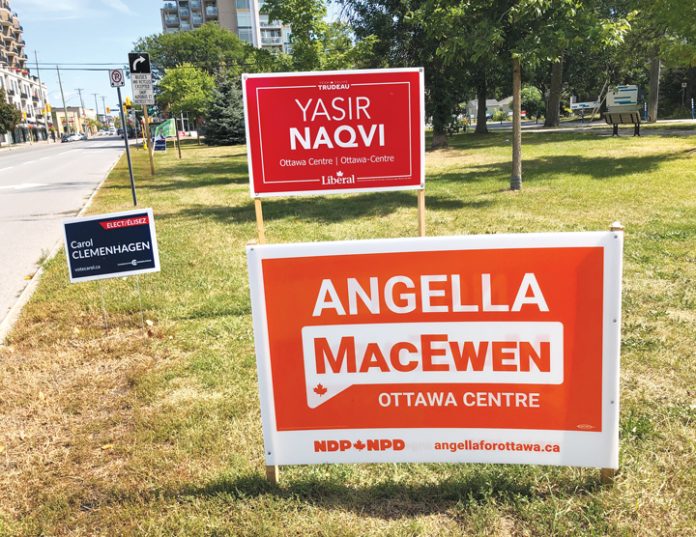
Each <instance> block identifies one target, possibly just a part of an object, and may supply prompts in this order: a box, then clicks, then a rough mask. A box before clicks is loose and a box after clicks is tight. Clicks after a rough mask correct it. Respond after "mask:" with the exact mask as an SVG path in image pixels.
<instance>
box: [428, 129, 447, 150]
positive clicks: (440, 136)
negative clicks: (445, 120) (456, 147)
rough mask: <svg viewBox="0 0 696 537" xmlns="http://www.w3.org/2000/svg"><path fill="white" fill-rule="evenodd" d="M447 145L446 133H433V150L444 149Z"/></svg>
mask: <svg viewBox="0 0 696 537" xmlns="http://www.w3.org/2000/svg"><path fill="white" fill-rule="evenodd" d="M447 145H448V143H447V133H446V132H433V141H432V143H431V144H430V148H431V149H444V148H445V147H447Z"/></svg>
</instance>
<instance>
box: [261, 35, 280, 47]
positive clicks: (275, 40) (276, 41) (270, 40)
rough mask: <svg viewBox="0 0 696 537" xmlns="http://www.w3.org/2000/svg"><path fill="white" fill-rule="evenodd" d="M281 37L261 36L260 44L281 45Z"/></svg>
mask: <svg viewBox="0 0 696 537" xmlns="http://www.w3.org/2000/svg"><path fill="white" fill-rule="evenodd" d="M282 44H283V38H282V37H261V45H276V46H278V45H282Z"/></svg>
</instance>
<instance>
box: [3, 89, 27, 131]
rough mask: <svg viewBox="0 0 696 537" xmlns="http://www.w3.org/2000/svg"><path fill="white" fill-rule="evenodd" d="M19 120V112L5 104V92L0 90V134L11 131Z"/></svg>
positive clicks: (10, 105) (12, 106)
mask: <svg viewBox="0 0 696 537" xmlns="http://www.w3.org/2000/svg"><path fill="white" fill-rule="evenodd" d="M21 118H22V115H21V114H20V112H19V110H17V109H16V108H15V107H14V105H12V104H10V103H8V102H7V97H6V96H5V90H3V89H0V133H2V134H4V133H6V132H10V131H11V130H13V129H14V128H15V127H16V126H17V124H18V123H19V121H20V119H21Z"/></svg>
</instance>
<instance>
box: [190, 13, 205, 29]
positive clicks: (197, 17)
mask: <svg viewBox="0 0 696 537" xmlns="http://www.w3.org/2000/svg"><path fill="white" fill-rule="evenodd" d="M191 22H192V23H193V25H194V26H200V25H201V24H203V15H201V14H200V13H194V14H193V16H192V17H191Z"/></svg>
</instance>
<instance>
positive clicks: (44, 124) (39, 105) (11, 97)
mask: <svg viewBox="0 0 696 537" xmlns="http://www.w3.org/2000/svg"><path fill="white" fill-rule="evenodd" d="M23 32H24V28H23V27H22V25H21V24H20V22H19V17H18V15H17V13H15V12H13V11H12V9H11V7H10V2H9V0H0V89H2V90H4V92H5V98H6V100H7V102H8V103H10V104H12V105H13V106H14V107H15V108H17V110H19V111H20V112H21V114H22V117H21V119H20V123H19V125H17V127H16V128H15V129H14V130H13V131H12V132H5V133H2V132H0V143H2V144H17V143H25V142H31V141H38V140H46V139H47V138H48V133H49V129H50V120H49V116H50V106H49V105H48V97H47V95H48V92H47V90H46V86H45V85H44V84H41V83H40V82H39V78H38V77H36V76H32V75H31V73H30V72H29V68H28V67H27V54H26V43H25V41H24V36H23Z"/></svg>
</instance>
